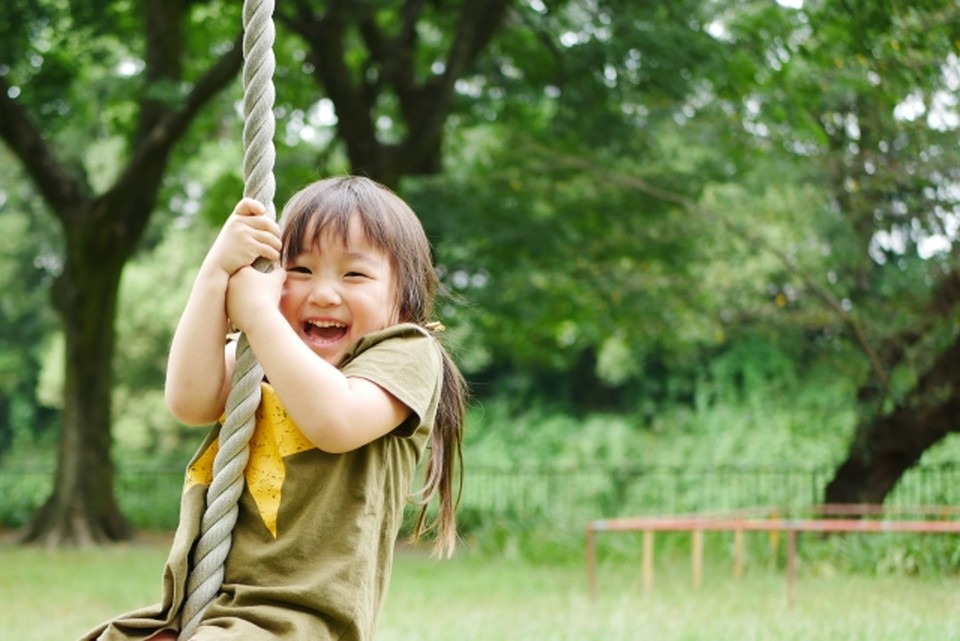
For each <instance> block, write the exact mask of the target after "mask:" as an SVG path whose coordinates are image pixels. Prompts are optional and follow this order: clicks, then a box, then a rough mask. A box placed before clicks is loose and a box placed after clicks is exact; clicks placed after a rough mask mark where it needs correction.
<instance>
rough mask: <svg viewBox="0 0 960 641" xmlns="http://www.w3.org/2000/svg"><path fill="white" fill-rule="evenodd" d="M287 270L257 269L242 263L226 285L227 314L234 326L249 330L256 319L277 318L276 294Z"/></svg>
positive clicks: (277, 296)
mask: <svg viewBox="0 0 960 641" xmlns="http://www.w3.org/2000/svg"><path fill="white" fill-rule="evenodd" d="M286 278H287V272H286V271H284V270H282V269H274V270H273V271H270V272H266V273H265V272H261V271H259V270H258V269H256V268H254V267H242V268H240V269H239V270H238V271H237V272H236V273H235V274H234V275H233V276H232V277H231V278H230V283H229V285H228V286H227V316H228V317H229V318H230V320H231V321H232V322H233V324H234V326H236V327H237V329H240V330H242V331H244V332H249V331H250V329H251V327H252V326H253V325H254V324H256V322H257V320H258V319H260V318H262V317H266V316H268V315H271V314H272V315H273V316H276V317H278V318H282V316H279V305H280V295H281V294H282V293H283V283H284V281H286Z"/></svg>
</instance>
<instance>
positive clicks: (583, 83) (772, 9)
mask: <svg viewBox="0 0 960 641" xmlns="http://www.w3.org/2000/svg"><path fill="white" fill-rule="evenodd" d="M95 4H96V6H95ZM102 4H103V3H88V2H84V1H80V0H77V1H73V2H70V3H53V2H47V1H45V0H18V1H15V2H10V3H6V4H4V6H3V8H2V9H0V89H2V92H0V136H2V138H3V140H4V142H5V143H6V146H5V147H3V148H2V149H0V153H2V154H3V155H2V158H3V162H2V163H0V220H2V221H3V223H4V227H5V229H6V230H7V233H6V234H4V236H3V238H0V247H3V252H2V253H0V273H2V274H3V275H4V277H5V283H7V284H6V285H5V287H4V289H3V292H2V293H0V300H2V301H3V303H2V305H0V317H2V319H3V331H2V333H0V410H3V413H2V415H0V448H3V449H4V450H5V451H6V453H7V456H8V457H9V456H17V455H21V456H22V455H24V453H26V452H40V453H41V455H42V453H48V452H51V451H53V450H54V449H55V445H54V443H55V442H56V440H55V439H59V443H60V446H59V449H57V451H58V454H57V456H56V458H57V468H58V470H59V472H58V477H57V478H58V482H57V483H56V484H55V485H54V490H53V493H52V496H51V500H50V502H49V503H48V504H47V506H48V507H47V508H46V509H45V510H43V511H42V512H41V514H40V515H39V516H38V518H37V519H36V520H35V521H34V528H33V529H32V533H33V536H34V537H35V538H38V539H40V540H47V541H50V542H54V543H56V542H83V541H85V540H109V539H116V538H123V537H125V536H127V535H128V534H129V529H128V528H127V527H125V524H124V522H123V516H122V514H120V512H119V510H118V509H116V506H115V505H114V504H112V503H111V501H110V500H108V499H107V498H105V497H109V496H112V492H111V491H110V489H109V488H110V487H111V484H112V479H111V470H112V465H113V463H112V461H113V460H114V459H112V458H111V455H113V456H115V457H116V460H118V461H119V463H118V464H123V461H126V460H129V459H130V458H135V457H137V456H142V455H143V454H144V453H150V454H151V455H153V456H163V455H169V456H170V457H171V459H173V460H177V461H181V462H182V460H183V458H182V457H183V453H184V448H189V447H190V445H189V444H191V443H195V441H196V435H191V434H187V433H186V432H185V430H183V429H181V428H180V427H178V426H176V425H174V424H173V423H172V422H171V421H170V420H169V419H168V418H167V417H166V414H165V410H164V409H163V405H162V390H161V385H162V380H163V365H164V359H165V353H166V346H167V344H168V341H169V337H170V332H171V331H172V329H173V326H174V324H175V322H176V317H177V315H178V314H179V311H180V306H181V305H182V301H183V300H184V299H185V296H186V292H187V290H188V288H189V285H190V282H191V280H192V275H193V273H194V270H195V269H196V266H197V265H198V264H199V261H200V259H201V258H202V256H203V253H204V251H205V248H206V246H207V244H208V243H209V242H210V240H211V239H212V237H213V234H214V233H215V231H216V229H217V226H218V225H219V222H220V221H222V220H223V218H224V217H225V216H226V215H227V213H228V212H229V211H230V209H231V207H232V204H233V202H234V201H235V200H236V199H237V197H238V196H239V194H240V191H241V178H240V174H241V167H240V160H241V152H240V145H239V140H240V128H241V126H242V123H241V122H240V118H239V116H238V113H239V111H238V108H237V107H236V103H237V100H238V98H239V86H238V85H239V82H238V79H237V77H236V72H237V70H238V69H239V64H240V62H239V59H238V58H237V56H236V53H235V50H234V48H233V46H234V43H235V42H236V39H237V37H238V34H239V25H240V17H239V8H238V7H236V6H234V5H235V4H236V3H224V2H219V1H216V0H208V1H200V0H195V1H193V2H188V1H186V0H181V1H179V2H172V3H171V2H159V1H157V2H147V3H143V6H142V7H140V6H138V7H131V6H130V5H129V4H128V3H126V2H120V1H116V2H108V3H106V8H105V9H103V10H101V9H100V8H99V7H101V5H102ZM279 4H280V5H281V6H279V7H278V10H277V16H276V18H277V25H278V39H277V46H276V51H277V59H278V71H277V77H276V83H277V93H278V103H277V108H276V112H277V116H278V135H277V144H278V166H277V170H276V172H277V178H278V184H279V192H278V204H281V203H282V201H283V199H284V198H285V197H286V196H287V195H289V194H290V193H291V192H292V191H293V190H295V189H296V188H298V187H299V186H301V185H303V184H304V183H305V182H307V181H309V180H311V179H313V178H315V177H317V176H321V175H327V174H331V173H340V172H346V171H357V172H363V173H367V174H369V175H371V176H373V177H376V178H378V179H380V180H382V181H384V182H386V183H387V184H390V185H391V186H393V187H394V188H395V189H397V190H398V191H399V192H400V193H401V195H402V196H404V197H405V198H407V199H408V200H409V201H410V202H411V203H412V204H413V205H414V208H415V209H416V210H417V211H418V213H419V214H420V215H421V217H422V219H423V220H424V224H425V227H426V228H427V230H428V233H429V235H430V237H431V239H432V241H433V242H434V246H435V250H436V259H437V264H438V267H439V269H440V271H441V274H442V276H443V279H444V282H445V284H446V285H447V287H448V288H449V290H450V292H451V293H452V296H450V297H449V299H448V300H447V301H446V302H445V305H444V307H443V310H442V320H443V322H444V323H445V324H446V325H447V326H448V327H449V332H448V333H449V336H450V338H451V342H452V343H453V344H454V346H455V348H456V353H457V356H458V358H459V360H460V362H461V363H462V365H463V368H464V370H465V373H466V374H467V376H468V378H469V379H470V380H471V382H472V383H473V389H474V392H475V395H476V396H477V399H478V406H482V407H486V408H488V415H489V416H491V417H492V416H494V415H495V416H496V417H497V421H495V422H491V421H486V422H484V423H483V424H484V428H483V433H482V434H478V435H476V436H475V437H472V438H473V439H474V443H475V445H474V446H475V447H478V448H480V447H481V446H482V447H486V448H487V451H488V452H490V453H493V452H503V445H502V444H503V442H507V443H509V442H510V439H511V437H512V436H513V437H515V436H516V435H515V434H514V435H511V432H510V430H511V421H514V420H518V418H519V417H521V416H524V415H529V413H530V412H534V413H537V415H551V414H557V415H559V414H564V415H570V416H576V417H581V418H586V417H588V416H596V415H598V414H607V415H616V416H618V417H620V418H619V419H618V421H619V422H617V424H618V425H621V424H623V421H625V422H626V424H627V425H629V426H630V427H629V428H628V430H627V433H628V434H632V435H633V438H636V439H637V441H636V442H638V443H639V442H643V443H650V440H649V439H651V438H659V439H669V438H672V437H676V436H677V435H678V434H679V433H680V432H682V431H683V430H684V429H688V428H689V425H690V423H691V422H698V423H699V424H702V425H706V424H710V425H714V424H716V421H715V420H714V419H713V418H712V417H716V416H718V415H719V414H720V410H721V409H723V410H726V409H727V408H729V407H737V408H740V412H741V413H739V414H736V416H739V417H740V418H739V419H730V420H729V421H728V422H727V423H726V424H725V426H724V428H723V429H724V430H726V431H728V432H730V433H731V434H737V435H738V438H742V439H743V441H742V442H740V443H739V445H738V446H732V447H730V448H729V451H728V454H727V457H728V458H731V459H736V460H720V461H715V462H727V463H734V462H739V461H742V460H748V459H751V457H753V458H754V459H757V458H758V457H762V456H764V455H769V456H770V458H771V459H775V460H776V461H777V462H783V461H784V460H788V459H789V456H790V453H791V450H790V446H789V444H788V445H786V446H785V449H784V451H779V452H771V451H769V449H768V450H762V449H760V450H756V451H754V450H752V449H751V448H750V442H751V439H754V440H755V441H756V442H764V443H766V442H768V441H765V440H764V438H765V436H764V435H763V434H759V433H757V432H758V430H763V429H764V427H763V425H764V424H763V422H762V417H763V416H766V417H767V419H768V420H769V418H770V417H771V414H772V413H773V412H775V411H777V410H778V409H781V408H785V407H790V408H793V410H794V414H792V415H791V419H790V420H789V421H788V423H789V425H788V426H787V428H786V429H788V430H796V431H798V432H802V433H803V434H804V435H805V437H808V438H811V439H819V440H820V441H821V442H823V443H828V444H829V446H828V447H825V449H824V453H823V454H822V458H823V459H824V460H821V461H818V462H821V463H822V462H826V463H829V464H833V465H835V466H836V470H837V472H836V475H835V477H834V480H833V481H832V482H831V483H830V485H829V486H828V489H827V492H826V495H825V497H824V499H826V500H833V501H844V502H851V501H871V502H879V501H882V500H883V498H884V497H885V496H886V494H887V493H888V492H889V491H890V489H891V488H892V487H893V486H894V484H895V483H896V482H897V480H898V479H899V478H900V477H901V476H902V474H903V473H904V472H905V471H906V470H907V469H909V468H910V467H911V466H912V465H914V464H915V463H916V462H917V461H918V460H919V459H920V457H921V456H923V455H924V454H925V453H927V452H929V451H930V450H931V448H932V447H933V446H934V445H935V444H938V443H940V442H941V441H942V440H943V439H944V437H945V436H946V435H947V434H949V433H951V432H953V431H955V430H956V429H957V423H956V421H955V420H954V418H953V417H954V416H957V411H956V410H957V409H960V408H958V407H957V404H958V402H960V389H958V387H957V386H958V385H960V369H958V368H960V358H957V356H958V355H957V354H955V352H956V351H957V350H960V343H958V342H957V341H958V338H960V334H958V332H957V326H956V321H955V319H956V313H957V302H958V301H957V298H958V296H960V283H958V281H957V253H956V251H955V250H954V248H953V242H954V240H955V238H956V233H957V218H956V216H957V204H958V201H960V187H958V184H960V181H958V172H960V159H958V157H957V156H958V154H960V145H958V142H960V140H958V137H960V135H958V131H960V116H958V106H957V95H958V92H960V59H958V44H957V43H958V42H960V9H958V7H957V6H956V5H955V3H952V2H948V1H946V0H931V1H929V2H924V3H911V4H910V5H909V6H907V5H906V4H905V3H899V2H889V1H886V2H885V1H881V0H868V1H867V2H865V3H859V4H858V5H857V7H855V8H854V7H851V6H848V5H849V3H845V2H839V1H834V0H817V1H811V0H805V1H804V2H802V3H800V2H791V3H788V2H785V1H784V2H783V3H777V2H773V1H766V0H764V1H755V2H751V1H748V0H742V1H732V0H726V1H721V2H717V1H709V2H708V1H705V0H682V1H680V2H673V3H658V2H625V1H622V0H590V1H583V0H566V1H561V2H554V3H541V2H539V0H511V1H507V0H485V1H484V2H466V1H460V2H457V1H450V2H446V1H439V2H429V3H428V2H420V1H417V0H408V1H404V2H400V1H399V0H398V1H387V0H385V1H383V2H345V1H336V0H328V1H326V2H320V1H311V0H298V1H297V2H288V3H279ZM51 291H53V292H54V293H56V292H60V293H58V294H56V295H55V296H54V297H53V301H52V304H51V299H50V297H49V296H48V294H49V293H50V292H51ZM65 292H66V293H65ZM67 294H70V295H67ZM54 311H56V312H57V314H55V313H54ZM93 328H97V331H94V329H93ZM64 346H66V348H65V349H64ZM91 390H93V391H91ZM682 417H688V418H682ZM758 417H760V418H758ZM594 435H595V436H594V437H595V438H596V439H600V440H603V439H604V438H605V437H604V434H603V431H602V430H600V431H596V430H594ZM570 436H571V437H573V436H574V435H572V434H571V435H570ZM615 438H616V439H617V442H618V443H622V442H623V439H624V438H627V437H625V436H624V433H621V432H619V431H618V432H617V433H616V435H615ZM498 439H499V441H498ZM536 440H537V439H536V434H533V435H531V442H533V443H535V442H536ZM544 440H545V441H546V440H548V439H544ZM185 444H188V445H185ZM714 444H715V443H714ZM633 447H634V446H627V445H623V449H624V450H630V451H635V450H634V449H633ZM701 447H702V448H703V450H704V451H703V452H702V453H701V454H702V456H703V457H704V460H708V459H709V457H711V456H714V455H716V454H717V452H719V451H721V450H720V449H717V448H715V447H713V448H712V446H711V442H710V441H708V440H705V441H704V443H703V445H702V446H701ZM711 448H712V451H711ZM591 451H593V452H594V453H596V451H597V450H596V449H594V450H591ZM541 455H542V457H543V458H544V459H549V457H550V455H551V452H550V451H549V450H547V449H546V448H545V450H544V451H543V452H542V453H541ZM0 456H3V454H2V453H0ZM479 456H480V457H481V458H482V456H483V455H479ZM490 456H493V454H490ZM178 457H179V458H178ZM754 462H756V460H754ZM76 523H81V524H84V525H82V526H79V529H77V528H78V526H77V525H76Z"/></svg>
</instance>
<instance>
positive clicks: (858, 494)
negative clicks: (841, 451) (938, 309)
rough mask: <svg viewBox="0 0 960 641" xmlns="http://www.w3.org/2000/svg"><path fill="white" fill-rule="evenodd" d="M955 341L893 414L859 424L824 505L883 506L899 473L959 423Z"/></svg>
mask: <svg viewBox="0 0 960 641" xmlns="http://www.w3.org/2000/svg"><path fill="white" fill-rule="evenodd" d="M958 416H960V338H957V339H955V340H954V343H953V344H952V345H951V346H950V347H949V349H946V350H944V351H943V352H942V353H941V354H940V355H939V356H938V357H937V360H936V361H935V363H934V364H933V366H932V367H931V368H930V369H929V370H928V371H927V372H926V373H925V374H924V375H923V376H922V377H921V378H920V380H919V381H918V383H917V385H916V387H914V388H913V389H912V390H911V391H910V392H909V393H908V394H906V395H905V396H904V397H903V398H901V399H900V401H899V402H898V403H897V405H896V406H895V407H894V409H893V410H892V411H890V412H889V413H886V414H879V413H877V414H874V415H873V416H870V417H868V418H867V419H866V420H864V421H862V422H861V424H860V426H859V427H858V429H857V434H856V437H855V438H854V440H853V443H852V444H851V446H850V450H849V452H848V453H847V458H846V460H845V461H843V463H841V464H840V465H839V467H838V468H837V471H836V473H835V475H834V477H833V480H831V481H830V483H829V484H828V485H827V488H826V492H825V496H824V501H825V502H826V503H883V501H884V499H885V498H886V496H887V494H889V493H890V491H891V490H892V489H893V488H894V486H895V485H896V484H897V482H898V481H899V480H900V478H901V477H902V476H903V474H904V473H905V472H906V471H907V470H909V469H910V468H911V467H912V466H913V465H915V464H916V463H917V461H919V460H920V457H921V456H922V455H923V453H924V452H925V451H926V450H927V449H928V448H929V447H931V446H933V445H935V444H936V443H937V442H939V441H940V440H941V439H943V438H944V437H945V436H947V434H949V433H950V432H953V431H958V428H960V421H958V419H957V417H958Z"/></svg>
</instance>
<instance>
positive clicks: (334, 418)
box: [244, 309, 410, 453]
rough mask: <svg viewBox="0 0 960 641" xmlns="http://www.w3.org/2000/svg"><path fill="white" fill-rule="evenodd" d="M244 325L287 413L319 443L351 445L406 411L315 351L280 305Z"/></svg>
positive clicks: (329, 447)
mask: <svg viewBox="0 0 960 641" xmlns="http://www.w3.org/2000/svg"><path fill="white" fill-rule="evenodd" d="M244 331H245V332H246V335H247V339H248V340H249V341H250V346H251V348H252V349H253V352H254V354H256V355H257V360H258V361H259V362H260V365H261V366H262V367H263V371H264V373H265V375H266V376H267V378H268V379H269V381H270V384H271V385H272V386H273V388H274V389H275V390H276V392H277V395H278V396H279V397H280V399H281V400H282V401H283V405H284V409H286V411H287V414H288V415H289V416H290V418H292V419H293V421H294V422H295V423H296V424H297V426H298V427H299V428H300V431H301V432H302V433H303V435H304V436H306V437H307V439H309V440H310V442H312V443H313V444H314V445H316V446H317V447H318V448H320V449H322V450H324V451H327V452H334V453H335V452H345V451H349V450H352V449H355V448H357V447H360V446H362V445H364V444H366V443H369V442H370V441H372V440H374V439H375V438H378V437H379V436H382V435H383V434H386V433H387V432H389V431H390V430H392V429H393V428H394V427H396V426H397V425H399V424H400V423H401V422H402V421H403V420H404V419H405V418H406V417H407V416H408V415H409V413H410V410H409V408H407V407H406V406H405V405H403V404H402V403H400V402H399V401H398V400H397V399H396V398H394V397H393V396H391V395H390V394H388V393H387V392H386V391H384V390H383V389H381V388H380V387H378V386H376V385H375V384H373V383H371V382H369V381H366V380H364V379H357V378H348V377H346V376H345V375H344V374H343V372H342V371H341V370H339V369H338V368H336V367H334V366H333V365H331V364H329V363H328V362H326V361H325V360H323V359H322V358H320V357H319V356H317V355H316V354H315V353H314V352H313V351H312V350H311V349H310V348H309V347H308V346H307V345H306V344H305V343H304V342H303V341H302V340H301V339H300V337H299V336H297V334H296V333H295V332H294V331H293V329H292V328H291V327H290V325H289V324H288V323H287V321H286V320H285V319H284V318H283V315H282V314H281V313H280V312H279V310H276V309H263V310H262V311H261V313H259V314H258V315H257V318H256V320H255V321H253V322H250V323H249V324H248V325H247V326H246V327H245V328H244Z"/></svg>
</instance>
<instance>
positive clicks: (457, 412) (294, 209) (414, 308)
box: [281, 176, 467, 556]
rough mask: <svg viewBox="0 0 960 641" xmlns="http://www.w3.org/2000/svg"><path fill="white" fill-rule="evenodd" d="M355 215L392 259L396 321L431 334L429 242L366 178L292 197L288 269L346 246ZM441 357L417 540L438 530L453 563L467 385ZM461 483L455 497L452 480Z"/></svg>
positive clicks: (287, 210) (439, 548)
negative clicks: (337, 243)
mask: <svg viewBox="0 0 960 641" xmlns="http://www.w3.org/2000/svg"><path fill="white" fill-rule="evenodd" d="M354 216H356V217H357V218H358V219H359V221H360V225H361V228H362V229H363V233H364V236H365V237H366V239H367V241H368V242H369V243H370V244H371V245H373V246H374V247H376V248H377V249H379V250H380V251H382V252H383V253H384V254H386V255H387V256H389V257H390V260H391V261H392V266H393V268H394V273H395V278H396V283H395V285H396V291H397V306H398V318H399V320H400V322H406V323H415V324H417V325H420V326H421V327H424V328H426V329H428V330H429V331H431V332H432V328H434V327H435V323H434V321H435V320H436V319H435V318H434V317H433V313H434V300H435V298H436V295H437V290H438V287H439V285H438V279H437V274H436V271H435V270H434V267H433V260H432V256H431V252H430V243H429V241H428V240H427V236H426V233H424V231H423V226H422V225H421V224H420V219H419V218H417V215H416V214H415V213H414V212H413V210H412V209H411V208H410V206H409V205H407V203H406V202H404V201H403V199H401V198H400V197H399V196H397V195H396V194H395V193H394V192H393V191H391V190H390V189H389V188H387V187H385V186H384V185H381V184H380V183H377V182H376V181H373V180H370V179H369V178H364V177H361V176H339V177H334V178H326V179H323V180H319V181H317V182H314V183H311V184H310V185H308V186H307V187H305V188H303V189H301V190H300V191H299V192H297V193H296V194H294V195H293V197H292V198H291V199H290V200H289V201H288V202H287V204H286V205H285V206H284V208H283V213H282V216H281V223H282V229H283V250H282V254H281V260H282V262H283V263H287V262H289V261H291V260H292V259H293V258H294V257H296V256H297V255H298V254H301V253H303V252H304V251H307V250H308V249H309V248H311V247H313V246H315V245H316V244H317V243H319V241H320V237H321V235H323V234H328V233H332V234H334V237H337V238H340V239H342V240H344V242H346V239H347V237H348V230H349V225H350V221H351V219H352V218H353V217H354ZM438 344H440V347H441V352H442V354H443V388H442V390H441V393H440V402H439V406H438V408H437V417H436V421H435V422H434V426H433V431H432V432H431V434H430V445H429V449H430V455H429V458H428V460H427V465H426V469H425V472H424V482H423V488H422V489H421V490H420V491H419V492H418V493H417V503H418V505H419V507H420V512H419V514H418V516H417V520H416V524H415V526H414V530H413V538H414V539H417V538H419V537H420V535H421V534H423V533H425V532H427V531H430V530H436V545H435V552H436V553H437V554H438V555H439V556H450V555H451V554H452V553H453V549H454V547H455V545H456V539H457V528H456V509H457V503H458V502H459V498H460V491H461V489H462V486H463V481H462V473H460V472H462V466H463V459H462V453H461V444H462V441H463V424H464V420H465V414H466V397H467V386H466V382H465V381H464V379H463V376H462V375H461V374H460V371H459V370H458V369H457V366H456V364H455V363H454V362H453V359H452V358H450V355H449V354H448V353H447V350H446V349H445V348H444V347H443V345H442V343H441V342H440V341H439V340H438ZM455 478H456V479H457V481H456V483H457V487H456V491H454V479H455ZM434 497H437V500H438V503H439V511H438V514H437V516H436V518H435V519H434V520H433V521H431V522H429V523H428V522H427V518H426V517H427V507H428V506H429V504H430V502H431V501H432V500H433V498H434Z"/></svg>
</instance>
